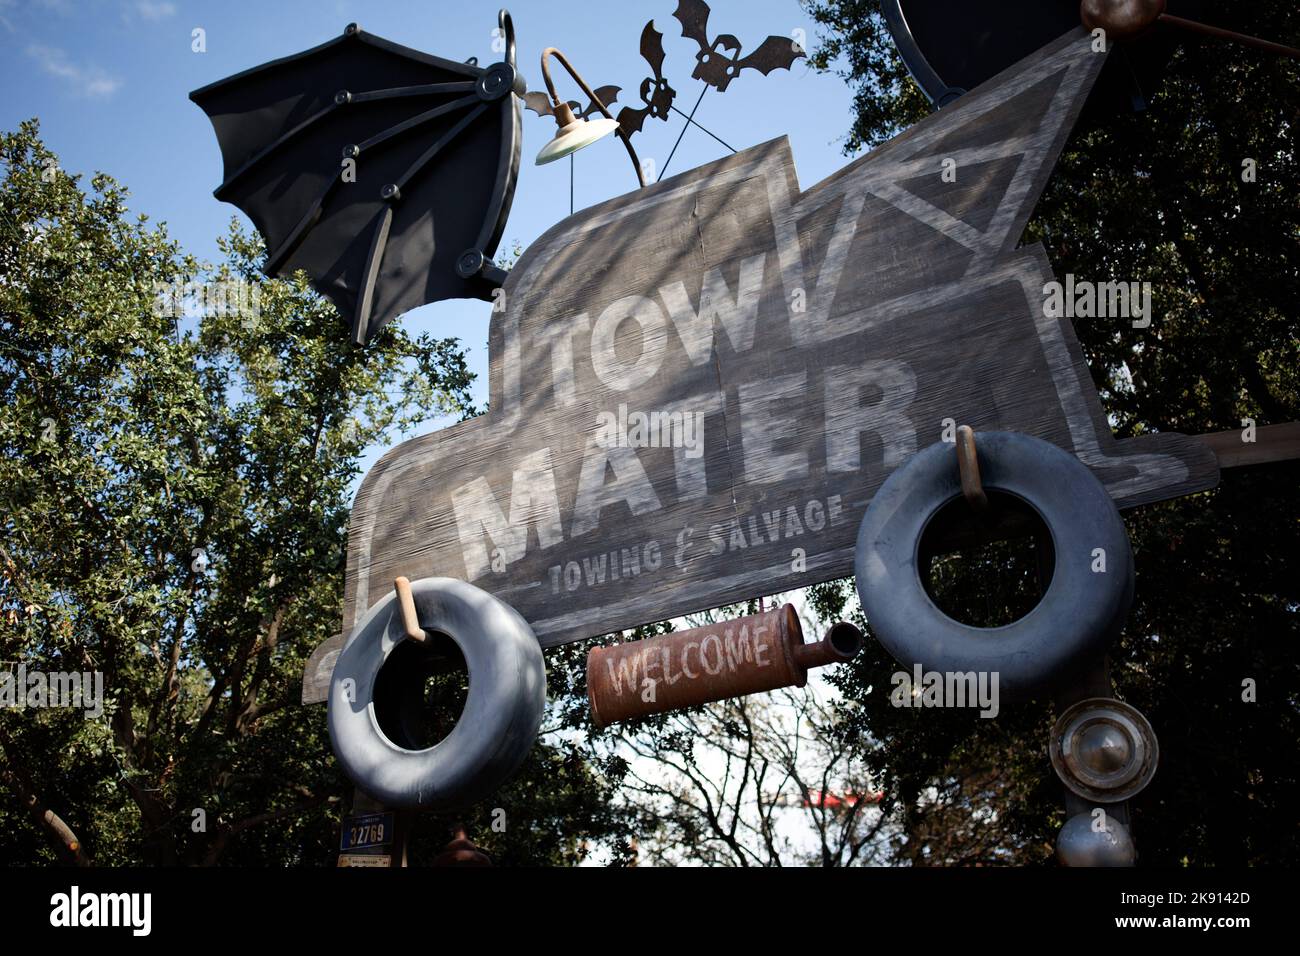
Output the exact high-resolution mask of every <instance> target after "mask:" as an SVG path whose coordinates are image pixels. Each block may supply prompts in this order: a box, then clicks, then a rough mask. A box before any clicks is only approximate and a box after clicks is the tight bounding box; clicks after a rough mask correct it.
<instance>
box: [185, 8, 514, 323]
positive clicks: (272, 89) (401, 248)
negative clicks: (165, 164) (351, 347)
mask: <svg viewBox="0 0 1300 956" xmlns="http://www.w3.org/2000/svg"><path fill="white" fill-rule="evenodd" d="M500 22H501V27H502V29H503V30H504V33H505V36H506V38H507V43H506V45H507V56H506V61H505V62H502V63H496V64H493V65H492V66H489V67H487V68H480V67H478V66H476V65H473V64H469V63H459V62H456V61H453V60H446V59H443V58H441V57H436V56H431V55H429V54H427V53H422V52H420V51H418V50H412V49H410V48H408V47H404V46H400V45H398V44H396V43H392V42H390V41H388V40H385V39H382V38H381V37H377V36H373V35H371V34H368V33H365V32H364V31H362V30H361V29H360V28H359V27H357V25H356V24H350V25H349V26H348V28H347V29H346V30H345V31H344V32H343V35H342V36H341V37H338V38H336V39H334V40H330V41H329V42H327V43H324V44H322V45H320V46H318V47H315V48H313V49H310V50H306V51H304V52H302V53H298V54H295V55H293V56H288V57H285V58H283V59H280V60H275V61H272V62H270V63H267V64H264V65H262V66H259V67H254V68H253V69H251V70H246V71H245V72H243V73H239V74H236V75H235V76H232V77H229V78H227V79H224V80H221V81H219V82H217V83H213V84H212V85H210V86H205V87H203V88H202V89H199V90H195V91H194V92H193V93H191V94H190V99H192V100H193V101H194V102H195V103H197V104H198V105H199V106H200V107H201V108H202V109H203V111H204V112H205V113H206V114H207V115H208V118H209V119H210V120H211V121H212V125H213V127H214V129H215V130H216V134H217V142H218V144H219V145H220V147H221V157H222V162H223V164H224V173H223V175H224V181H223V182H222V183H221V185H220V186H218V187H217V189H216V191H215V195H216V197H217V198H218V199H221V200H224V201H226V202H230V203H233V204H235V205H236V206H238V207H239V208H240V209H242V210H243V211H244V212H245V213H247V214H248V217H249V218H250V219H252V221H253V224H254V225H255V226H256V227H257V229H258V231H259V232H260V233H261V234H262V236H263V238H264V239H265V240H266V248H267V257H266V264H265V265H264V267H263V268H264V270H265V272H266V273H267V275H270V276H288V275H290V274H292V273H293V272H294V271H296V270H298V269H302V270H305V271H306V272H307V274H308V275H309V276H310V277H311V280H312V284H313V285H314V286H315V287H316V289H317V290H318V291H319V292H321V294H323V295H325V296H327V297H328V298H329V299H330V300H331V301H333V302H334V304H335V305H336V306H337V307H338V310H339V312H340V313H342V314H343V315H344V317H345V318H347V319H349V320H350V323H351V326H352V330H353V338H354V340H355V341H356V342H357V343H359V344H364V343H365V342H367V341H369V340H370V338H371V337H373V336H374V335H375V333H376V332H378V331H379V330H380V329H381V328H382V327H383V326H384V325H385V324H387V323H388V322H390V321H391V320H392V319H394V318H396V317H397V316H399V315H401V314H402V313H403V312H406V311H409V310H410V309H413V308H415V307H417V306H420V305H423V304H425V303H426V302H436V301H440V300H442V299H451V298H466V297H473V298H482V299H490V298H491V297H492V291H493V289H494V288H496V287H497V286H499V285H500V283H501V281H502V280H504V278H505V273H504V272H502V270H500V269H498V268H497V267H496V266H495V264H493V263H492V260H491V257H492V254H493V253H494V252H495V251H496V247H497V244H498V242H500V239H501V232H502V230H503V229H504V227H505V221H506V217H507V215H508V214H509V211H510V204H511V200H512V198H513V195H514V188H515V179H516V176H517V175H518V171H519V148H520V135H519V125H520V116H519V105H518V102H517V96H516V94H522V92H523V87H522V82H521V81H519V80H518V74H517V73H516V71H515V68H514V30H513V26H512V25H511V24H510V19H509V15H508V14H506V13H505V12H504V11H502V16H501V20H500Z"/></svg>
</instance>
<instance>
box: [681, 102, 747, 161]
mask: <svg viewBox="0 0 1300 956" xmlns="http://www.w3.org/2000/svg"><path fill="white" fill-rule="evenodd" d="M668 108H669V109H670V110H672V111H673V112H674V113H676V114H677V115H678V116H686V114H685V113H683V112H682V111H681V110H679V109H678V108H677V107H675V106H670V107H668ZM686 122H688V123H690V124H691V125H692V126H694V127H695V128H696V129H698V130H700V131H701V132H704V133H707V134H708V135H709V136H712V137H713V138H714V139H716V140H717V141H718V142H719V143H721V144H722V145H723V146H725V147H727V149H729V150H731V151H732V152H733V153H734V152H737V149H736V147H734V146H732V145H731V144H730V143H728V142H727V141H726V140H725V139H723V138H722V137H721V136H717V135H715V134H714V133H712V132H710V131H709V130H708V129H705V127H703V126H702V125H700V123H699V121H698V120H693V119H691V118H690V117H689V116H686Z"/></svg>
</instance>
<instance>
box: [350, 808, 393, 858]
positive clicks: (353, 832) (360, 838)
mask: <svg viewBox="0 0 1300 956" xmlns="http://www.w3.org/2000/svg"><path fill="white" fill-rule="evenodd" d="M392 842H393V815H392V814H391V813H371V814H367V815H366V816H361V817H344V819H343V840H342V845H341V846H340V847H339V849H341V850H356V849H359V848H361V847H367V846H384V845H385V844H389V843H392Z"/></svg>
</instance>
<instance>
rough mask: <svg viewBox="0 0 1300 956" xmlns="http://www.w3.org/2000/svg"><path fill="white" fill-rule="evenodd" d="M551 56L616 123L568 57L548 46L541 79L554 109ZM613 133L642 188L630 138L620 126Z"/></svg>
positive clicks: (638, 162)
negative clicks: (625, 149) (622, 147)
mask: <svg viewBox="0 0 1300 956" xmlns="http://www.w3.org/2000/svg"><path fill="white" fill-rule="evenodd" d="M552 56H553V57H555V58H556V59H557V60H559V61H560V65H561V66H563V67H564V68H565V69H566V70H568V71H569V76H571V77H573V81H574V82H575V83H577V84H578V86H580V87H581V88H582V92H584V93H586V94H587V96H588V97H589V98H590V99H591V102H593V103H594V104H596V106H597V107H598V108H599V109H600V111H601V112H602V113H604V114H605V116H606V118H608V119H610V120H613V121H614V122H618V121H617V120H615V119H614V117H613V116H612V115H610V112H609V110H608V109H607V108H606V106H605V104H604V103H602V102H601V101H600V97H598V96H597V95H596V94H595V93H594V92H593V91H592V89H591V87H590V86H588V85H587V81H586V80H584V79H583V78H582V77H581V76H579V75H578V71H577V70H575V69H574V68H573V64H571V63H570V62H569V60H568V57H566V56H565V55H564V54H563V53H561V52H560V51H559V50H557V49H556V48H555V47H553V46H548V47H547V48H546V49H545V50H543V51H542V79H543V80H545V81H546V92H548V93H550V94H551V105H552V106H555V107H559V106H560V103H561V101H560V95H559V94H558V93H556V92H555V82H554V81H553V80H552V79H551V71H550V68H549V67H548V66H547V63H546V60H547V58H548V57H552ZM615 132H616V133H617V134H618V138H619V139H621V140H622V141H623V145H624V146H626V147H627V154H628V156H630V157H631V158H632V166H633V167H634V168H635V169H636V178H637V182H639V183H640V184H641V186H642V187H643V188H644V187H645V185H646V181H645V174H644V173H642V172H641V160H640V159H639V158H638V157H637V155H636V150H635V149H633V148H632V139H631V137H629V136H628V135H627V134H626V133H625V132H623V127H621V126H620V127H619V128H618V129H617V130H615Z"/></svg>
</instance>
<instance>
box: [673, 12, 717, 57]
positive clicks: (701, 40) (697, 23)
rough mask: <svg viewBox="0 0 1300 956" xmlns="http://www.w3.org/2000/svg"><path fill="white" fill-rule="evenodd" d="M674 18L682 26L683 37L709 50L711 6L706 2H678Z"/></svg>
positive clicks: (702, 48)
mask: <svg viewBox="0 0 1300 956" xmlns="http://www.w3.org/2000/svg"><path fill="white" fill-rule="evenodd" d="M673 16H674V17H676V18H677V22H678V23H680V24H681V25H682V36H684V37H686V38H687V39H688V40H694V41H695V42H696V43H698V44H699V45H700V49H701V50H707V49H709V46H710V44H709V5H708V4H707V3H705V2H704V0H677V9H676V10H674V11H673Z"/></svg>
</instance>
